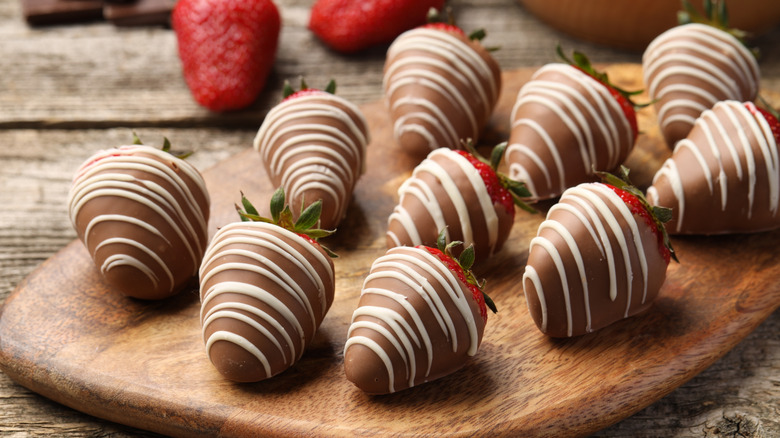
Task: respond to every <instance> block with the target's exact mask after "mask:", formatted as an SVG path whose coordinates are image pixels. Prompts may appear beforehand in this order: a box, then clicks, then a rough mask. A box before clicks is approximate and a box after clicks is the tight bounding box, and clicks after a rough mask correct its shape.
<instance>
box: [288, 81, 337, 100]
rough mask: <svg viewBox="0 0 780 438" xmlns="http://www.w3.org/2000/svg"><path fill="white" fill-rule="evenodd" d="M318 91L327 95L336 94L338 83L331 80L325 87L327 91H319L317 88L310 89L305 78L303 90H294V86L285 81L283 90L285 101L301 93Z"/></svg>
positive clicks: (302, 84)
mask: <svg viewBox="0 0 780 438" xmlns="http://www.w3.org/2000/svg"><path fill="white" fill-rule="evenodd" d="M318 91H324V92H326V93H330V94H336V81H335V80H333V79H331V80H330V81H329V82H328V85H326V86H325V89H323V90H319V89H316V88H309V85H308V84H307V83H306V80H305V79H304V78H301V88H299V89H298V90H296V89H294V88H293V87H292V85H290V81H284V86H283V88H282V97H283V98H284V99H287V98H289V97H291V96H294V95H299V94H301V93H306V92H318Z"/></svg>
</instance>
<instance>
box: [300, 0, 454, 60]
mask: <svg viewBox="0 0 780 438" xmlns="http://www.w3.org/2000/svg"><path fill="white" fill-rule="evenodd" d="M443 5H444V0H317V1H316V2H315V3H314V5H313V6H312V8H311V16H310V18H309V29H311V31H312V32H314V34H315V35H317V37H319V38H320V39H321V40H322V41H323V42H325V44H327V45H328V46H330V47H331V48H332V49H334V50H337V51H339V52H344V53H352V52H357V51H360V50H363V49H366V48H369V47H372V46H375V45H378V44H386V43H389V42H391V41H393V39H394V38H395V37H397V36H398V35H400V34H401V32H403V31H405V30H408V29H411V28H413V27H415V26H418V25H421V24H423V23H425V20H426V17H427V15H428V11H429V10H430V9H431V8H435V9H441V7H442V6H443Z"/></svg>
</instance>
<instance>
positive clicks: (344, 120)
mask: <svg viewBox="0 0 780 438" xmlns="http://www.w3.org/2000/svg"><path fill="white" fill-rule="evenodd" d="M368 142H369V132H368V125H367V123H366V120H365V118H364V116H363V114H362V113H361V111H360V109H359V108H358V107H357V106H355V105H354V104H352V103H350V102H348V101H347V100H345V99H343V98H340V97H338V96H335V95H333V94H330V93H326V92H316V93H314V94H307V95H300V96H296V97H295V98H292V99H289V100H285V101H283V102H282V103H280V104H279V105H277V106H276V107H274V108H273V109H271V111H270V112H269V113H268V115H267V116H266V118H265V120H264V121H263V124H262V126H261V127H260V129H259V130H258V132H257V135H256V136H255V140H254V147H255V149H256V150H257V151H259V152H260V154H261V155H262V157H263V162H264V164H265V168H266V171H267V173H268V176H269V177H270V179H271V182H272V184H274V186H277V187H278V186H281V187H282V188H284V191H285V193H287V196H288V199H289V203H290V207H291V210H292V211H293V214H294V216H295V217H296V218H297V215H298V214H299V213H300V212H301V210H302V208H301V206H302V204H304V203H305V206H308V205H310V204H312V203H314V202H316V201H318V200H322V214H321V216H320V218H321V223H320V228H323V229H328V230H332V229H334V228H336V227H337V226H338V224H339V222H340V221H341V220H342V219H343V218H344V215H345V214H346V211H347V207H348V206H349V202H350V200H351V199H352V192H353V190H354V188H355V184H356V183H357V180H358V178H359V177H360V176H361V175H362V173H363V172H364V170H365V169H364V167H365V157H366V145H367V144H368Z"/></svg>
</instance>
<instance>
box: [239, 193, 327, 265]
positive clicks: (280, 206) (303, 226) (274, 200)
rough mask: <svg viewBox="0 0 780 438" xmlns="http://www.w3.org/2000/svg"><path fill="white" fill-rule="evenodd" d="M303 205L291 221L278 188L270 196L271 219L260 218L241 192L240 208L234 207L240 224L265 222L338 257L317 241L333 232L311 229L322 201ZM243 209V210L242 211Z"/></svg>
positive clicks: (291, 217) (318, 215)
mask: <svg viewBox="0 0 780 438" xmlns="http://www.w3.org/2000/svg"><path fill="white" fill-rule="evenodd" d="M304 205H305V203H304V202H301V214H300V215H299V216H298V219H297V220H296V221H293V214H292V211H291V210H290V206H289V205H288V204H287V203H286V202H285V195H284V189H282V188H281V187H279V188H278V189H276V191H275V192H274V194H273V196H271V204H270V207H271V218H270V219H269V218H265V217H262V216H260V214H259V213H258V212H257V209H256V208H255V207H254V205H252V203H251V202H249V199H247V197H246V196H244V193H243V192H241V206H239V205H236V206H235V208H236V212H238V216H239V217H240V218H241V221H242V222H265V223H269V224H274V225H278V226H280V227H282V228H284V229H286V230H288V231H292V232H293V233H296V234H300V235H303V236H306V237H307V238H309V239H310V240H312V241H313V242H315V243H317V244H318V245H319V246H320V247H321V248H322V249H323V250H324V251H325V252H326V253H327V254H328V255H329V256H330V257H333V258H335V257H338V256H337V255H336V253H334V252H333V251H331V250H330V249H328V248H327V247H325V246H323V245H322V244H320V243H319V242H318V241H317V240H318V239H320V238H322V237H327V236H330V235H331V234H333V233H334V232H335V230H323V229H319V228H313V227H314V226H315V225H316V224H317V222H318V221H319V220H320V214H321V213H322V200H317V201H316V202H314V203H312V204H311V205H309V206H308V207H306V208H304ZM242 207H243V209H242Z"/></svg>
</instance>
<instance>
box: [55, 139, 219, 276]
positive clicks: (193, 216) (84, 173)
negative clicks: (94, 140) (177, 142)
mask: <svg viewBox="0 0 780 438" xmlns="http://www.w3.org/2000/svg"><path fill="white" fill-rule="evenodd" d="M155 179H157V180H160V181H162V183H160V184H158V183H157V182H155ZM161 184H164V185H165V186H166V187H164V186H163V185H161ZM169 190H174V192H171V191H169ZM198 198H200V199H205V201H206V207H207V208H206V209H205V210H204V209H202V208H201V207H200V205H199V203H198ZM118 200H122V202H124V204H117V201H118ZM208 201H209V198H208V192H207V190H206V184H205V182H204V181H203V178H202V177H201V175H200V173H199V172H198V171H197V170H196V169H195V168H194V167H193V166H192V165H190V164H189V163H187V162H186V161H184V160H181V159H179V158H176V157H174V156H173V155H171V154H169V153H167V152H164V151H162V150H160V149H156V148H153V147H149V146H142V145H131V146H122V147H119V148H115V149H108V150H104V151H100V152H98V153H96V154H94V155H93V156H92V157H90V158H89V159H88V160H87V161H86V162H85V163H84V164H83V165H82V166H81V167H80V168H79V170H78V171H77V173H76V175H75V176H74V178H73V185H72V187H71V189H70V192H69V194H68V206H69V215H70V220H71V223H72V224H73V226H74V228H76V229H77V230H83V231H82V232H80V236H81V238H82V241H83V243H84V245H85V246H86V247H87V248H91V254H90V255H91V256H92V258H93V259H94V260H95V261H96V262H98V254H99V253H101V254H103V253H104V252H105V251H103V252H101V250H106V251H113V252H112V253H111V254H109V255H107V256H105V257H101V258H102V259H103V262H102V263H99V268H100V271H101V273H102V274H103V275H104V276H105V275H106V274H107V273H108V272H110V271H111V270H112V269H114V268H117V267H120V266H126V267H132V268H133V269H136V270H137V271H138V272H139V273H140V274H141V275H143V276H145V277H147V278H148V279H149V280H150V281H151V283H152V284H153V286H154V288H155V289H156V288H157V287H158V286H159V285H160V277H165V278H166V279H167V282H166V283H164V284H166V285H167V286H166V287H165V288H166V289H167V290H168V292H173V288H174V287H175V286H177V283H179V282H180V281H181V280H182V279H177V278H174V274H173V273H172V272H171V269H170V266H169V265H171V264H172V263H173V260H170V258H169V259H164V258H163V257H162V256H161V250H160V249H159V247H158V246H156V245H157V244H156V243H155V241H161V242H163V243H164V244H165V245H167V246H169V247H170V246H171V245H172V240H173V239H174V238H175V239H176V240H177V241H179V242H181V244H182V245H183V249H184V253H183V254H177V256H181V257H188V259H189V264H190V266H191V267H192V270H191V272H190V273H189V274H188V275H195V274H196V273H197V270H198V267H199V266H200V261H201V257H202V255H203V251H204V250H205V247H204V245H205V243H204V242H205V240H206V237H205V236H206V234H207V233H206V226H207V222H208V213H209V212H208ZM90 202H104V203H105V209H108V210H105V209H103V210H104V211H103V212H99V213H98V214H94V215H93V216H91V217H88V218H82V217H81V213H82V211H83V210H84V209H85V207H86V205H87V204H89V203H90ZM134 205H136V206H141V207H143V208H146V209H148V210H149V211H151V212H153V215H152V216H147V217H139V216H134V215H133V212H134V211H137V210H138V208H137V207H136V208H134ZM120 206H121V207H122V208H119V207H120ZM155 220H156V221H160V222H163V223H165V224H167V225H168V226H169V227H170V228H171V229H172V230H173V232H174V233H175V236H165V235H163V234H162V233H161V232H160V231H159V230H158V229H157V228H156V226H155V225H154V224H153V223H152V221H155ZM101 225H102V226H106V225H112V226H115V227H117V228H116V229H117V230H124V231H127V230H128V229H138V230H139V231H140V233H133V235H137V236H139V239H137V240H135V239H132V238H130V237H129V236H130V235H129V234H128V233H125V232H124V231H121V232H122V233H123V235H111V236H106V233H105V232H103V233H100V236H106V237H104V238H103V240H102V241H99V242H93V239H95V238H97V236H98V235H97V234H95V230H96V229H97V228H98V227H100V226H101ZM122 227H125V228H122ZM149 236H152V237H153V240H152V241H151V242H150V241H149V239H148V238H146V237H149ZM109 248H110V249H109ZM133 248H134V249H135V250H137V251H138V252H140V253H143V254H145V255H147V256H148V257H149V259H151V260H153V261H154V264H153V265H145V264H144V263H143V262H141V260H139V259H138V258H136V257H133V256H131V255H130V254H129V253H131V252H133V251H135V250H134V249H133Z"/></svg>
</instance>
